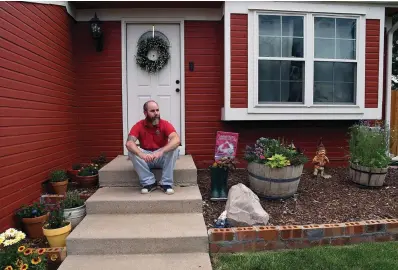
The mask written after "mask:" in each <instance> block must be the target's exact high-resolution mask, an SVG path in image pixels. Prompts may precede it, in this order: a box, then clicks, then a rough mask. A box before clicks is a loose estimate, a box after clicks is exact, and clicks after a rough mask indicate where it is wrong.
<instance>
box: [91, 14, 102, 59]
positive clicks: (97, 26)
mask: <svg viewBox="0 0 398 270" xmlns="http://www.w3.org/2000/svg"><path fill="white" fill-rule="evenodd" d="M101 24H102V22H101V21H100V20H99V19H98V17H97V13H95V15H94V18H92V19H91V20H90V32H91V36H92V38H93V39H94V42H95V48H96V50H97V52H100V51H102V48H103V44H104V43H103V38H104V34H103V32H102V29H101Z"/></svg>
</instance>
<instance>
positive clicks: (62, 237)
mask: <svg viewBox="0 0 398 270" xmlns="http://www.w3.org/2000/svg"><path fill="white" fill-rule="evenodd" d="M49 211H50V216H49V219H48V222H47V223H46V224H44V226H43V234H44V235H45V236H46V238H47V240H48V243H49V244H50V246H51V247H65V246H66V237H67V236H68V235H69V233H70V232H71V230H72V226H71V222H70V221H67V220H66V219H65V216H64V208H63V205H62V204H61V203H60V202H57V203H56V204H54V205H50V206H49Z"/></svg>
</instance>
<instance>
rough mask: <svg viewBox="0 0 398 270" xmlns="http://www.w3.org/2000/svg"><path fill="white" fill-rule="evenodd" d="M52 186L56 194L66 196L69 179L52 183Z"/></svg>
mask: <svg viewBox="0 0 398 270" xmlns="http://www.w3.org/2000/svg"><path fill="white" fill-rule="evenodd" d="M51 185H52V187H53V189H54V191H55V193H57V194H59V195H64V194H65V193H66V190H67V189H68V179H66V180H64V181H61V182H51Z"/></svg>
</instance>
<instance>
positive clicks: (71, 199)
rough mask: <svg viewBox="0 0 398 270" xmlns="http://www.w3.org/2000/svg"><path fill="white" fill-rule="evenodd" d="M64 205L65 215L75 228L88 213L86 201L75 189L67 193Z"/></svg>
mask: <svg viewBox="0 0 398 270" xmlns="http://www.w3.org/2000/svg"><path fill="white" fill-rule="evenodd" d="M62 206H63V208H64V217H65V219H66V221H70V223H71V225H72V230H73V229H74V228H75V227H76V226H77V224H79V223H80V221H82V220H83V218H84V216H85V215H86V202H85V201H84V200H83V199H82V198H80V194H79V192H78V191H77V190H73V191H68V192H67V193H66V196H65V199H64V200H63V201H62Z"/></svg>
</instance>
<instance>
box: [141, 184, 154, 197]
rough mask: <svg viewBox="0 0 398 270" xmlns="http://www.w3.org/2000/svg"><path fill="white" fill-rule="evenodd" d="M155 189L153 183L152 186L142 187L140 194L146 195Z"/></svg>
mask: <svg viewBox="0 0 398 270" xmlns="http://www.w3.org/2000/svg"><path fill="white" fill-rule="evenodd" d="M156 187H157V185H156V183H153V184H152V185H147V186H144V187H143V188H142V189H141V193H142V194H148V193H150V192H152V191H154V190H155V189H156Z"/></svg>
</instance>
